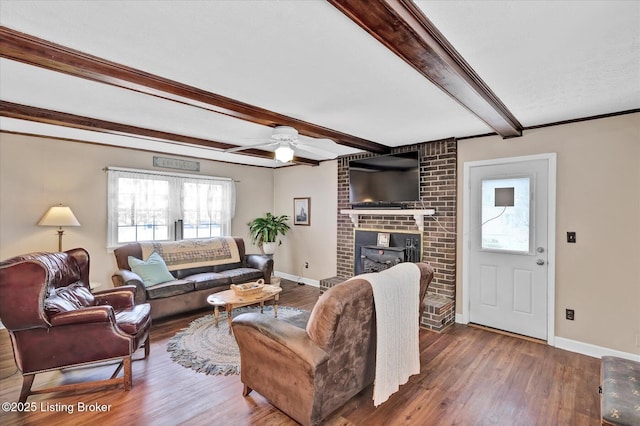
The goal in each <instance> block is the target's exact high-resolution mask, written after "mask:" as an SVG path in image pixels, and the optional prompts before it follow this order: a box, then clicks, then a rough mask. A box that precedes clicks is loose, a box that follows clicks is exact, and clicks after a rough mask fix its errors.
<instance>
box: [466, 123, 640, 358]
mask: <svg viewBox="0 0 640 426" xmlns="http://www.w3.org/2000/svg"><path fill="white" fill-rule="evenodd" d="M549 152H555V153H557V212H556V224H557V237H556V294H555V301H556V309H555V335H556V336H557V337H561V338H565V339H570V340H573V341H577V342H582V343H587V344H591V345H596V346H599V347H604V348H610V349H614V350H617V351H622V352H626V353H633V354H640V347H639V346H637V345H638V344H639V343H637V339H640V114H629V115H622V116H617V117H611V118H603V119H598V120H591V121H585V122H580V123H573V124H565V125H558V126H552V127H546V128H541V129H536V130H529V131H525V134H524V135H523V137H521V138H516V139H507V140H502V139H500V138H498V137H484V138H475V139H467V140H462V141H459V142H458V170H459V173H460V175H459V176H458V205H459V206H460V209H462V208H464V207H463V206H462V182H463V181H464V176H462V173H463V172H464V167H463V165H464V163H465V162H467V161H477V160H487V159H495V158H504V157H515V156H523V155H532V154H540V153H549ZM458 230H459V231H460V232H459V234H458V247H459V248H460V247H462V236H461V235H462V232H464V230H463V228H462V214H460V215H458ZM567 231H575V232H576V233H577V243H575V244H568V243H567V242H566V233H567ZM462 261H463V259H462V250H461V249H458V253H457V262H458V265H459V268H458V275H457V281H456V284H457V288H456V302H457V303H456V305H457V311H458V313H460V312H461V309H462V308H461V301H462V267H461V265H462ZM566 308H571V309H574V310H575V320H574V321H568V320H566V319H565V309H566Z"/></svg>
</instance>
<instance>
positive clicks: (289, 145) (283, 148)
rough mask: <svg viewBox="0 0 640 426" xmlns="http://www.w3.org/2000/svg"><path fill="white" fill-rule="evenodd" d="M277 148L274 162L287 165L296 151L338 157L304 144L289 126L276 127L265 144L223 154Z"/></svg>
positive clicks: (332, 153) (235, 148)
mask: <svg viewBox="0 0 640 426" xmlns="http://www.w3.org/2000/svg"><path fill="white" fill-rule="evenodd" d="M274 146H277V148H276V149H275V156H276V160H278V161H280V162H282V163H288V162H290V161H291V160H293V155H294V153H295V152H296V151H307V152H309V153H311V154H316V155H321V156H322V157H323V158H329V159H334V158H336V157H337V156H338V155H337V154H336V153H334V152H330V151H327V150H324V149H320V148H318V147H315V146H313V145H312V144H311V143H308V142H305V141H303V140H300V139H299V138H298V131H297V130H296V129H294V128H293V127H290V126H276V127H274V128H273V131H272V133H271V138H270V139H269V141H267V142H263V143H259V144H255V145H244V146H237V147H234V148H229V149H226V150H225V151H224V152H238V151H242V150H245V149H251V148H269V147H274Z"/></svg>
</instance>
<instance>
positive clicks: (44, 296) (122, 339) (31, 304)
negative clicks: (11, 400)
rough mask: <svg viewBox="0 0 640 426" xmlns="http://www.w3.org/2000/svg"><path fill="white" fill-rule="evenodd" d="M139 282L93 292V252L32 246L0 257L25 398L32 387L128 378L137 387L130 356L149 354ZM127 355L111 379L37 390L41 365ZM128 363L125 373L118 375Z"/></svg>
mask: <svg viewBox="0 0 640 426" xmlns="http://www.w3.org/2000/svg"><path fill="white" fill-rule="evenodd" d="M134 299H135V287H134V286H128V287H119V288H117V289H113V290H106V291H102V292H99V293H96V294H92V293H91V291H90V288H89V253H88V252H87V251H86V250H84V249H73V250H69V251H66V252H61V253H31V254H26V255H22V256H17V257H14V258H11V259H8V260H5V261H3V262H1V263H0V319H1V320H2V323H3V324H4V325H5V327H6V328H7V330H8V331H9V335H10V337H11V344H12V346H13V355H14V358H15V362H16V365H17V367H18V370H20V372H22V376H23V385H22V391H21V392H20V398H19V401H20V402H24V401H26V400H27V397H28V396H29V395H33V394H41V393H50V392H58V391H67V390H80V389H87V388H92V387H102V386H106V385H119V384H123V385H124V388H125V390H129V389H131V382H132V380H131V356H132V355H133V353H134V352H135V351H136V350H137V349H138V348H140V347H141V346H144V348H145V358H146V357H147V356H148V355H149V329H150V327H151V315H150V307H149V305H148V304H142V305H135V304H134ZM106 360H121V362H120V363H119V365H118V367H117V369H116V371H115V372H114V373H113V375H112V376H111V378H109V379H107V380H101V381H94V382H85V383H77V384H67V385H62V386H56V387H50V388H45V389H37V390H32V389H31V385H32V384H33V380H34V378H35V375H36V374H37V373H42V372H45V371H51V370H58V369H62V368H65V367H71V366H78V365H85V364H90V363H94V362H102V361H106ZM123 367H124V373H123V377H121V378H117V376H118V374H119V373H120V371H121V370H122V368H123Z"/></svg>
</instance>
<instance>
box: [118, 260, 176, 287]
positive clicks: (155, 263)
mask: <svg viewBox="0 0 640 426" xmlns="http://www.w3.org/2000/svg"><path fill="white" fill-rule="evenodd" d="M129 267H130V268H131V271H133V272H135V273H136V274H138V275H139V276H140V278H142V281H143V283H144V285H145V287H149V286H152V285H156V284H160V283H165V282H167V281H173V280H174V279H175V278H174V276H173V275H171V272H169V269H167V264H166V263H164V260H163V259H162V256H160V255H159V254H158V253H157V252H155V251H154V252H153V253H151V254H150V255H149V257H148V258H147V260H140V259H138V258H136V257H133V256H129Z"/></svg>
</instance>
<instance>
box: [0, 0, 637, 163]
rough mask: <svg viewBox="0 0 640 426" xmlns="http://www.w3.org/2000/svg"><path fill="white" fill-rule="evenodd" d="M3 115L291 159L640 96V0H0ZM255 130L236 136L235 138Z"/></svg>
mask: <svg viewBox="0 0 640 426" xmlns="http://www.w3.org/2000/svg"><path fill="white" fill-rule="evenodd" d="M0 25H1V28H0V37H1V39H0V40H1V59H0V127H1V129H2V131H3V132H11V133H21V134H29V135H43V136H48V137H53V138H62V139H66V140H74V141H85V142H92V143H98V144H106V145H113V146H124V147H130V148H135V149H142V150H149V151H154V152H161V153H167V154H172V155H182V156H188V157H197V158H207V159H214V160H221V161H228V162H233V163H241V164H249V165H258V166H266V167H279V166H282V165H283V164H282V163H279V162H277V161H275V160H274V159H273V150H274V149H275V147H276V145H273V144H272V145H270V146H268V147H264V146H260V145H262V144H267V143H268V142H269V141H270V137H271V133H272V128H273V127H276V126H291V127H294V128H295V129H297V130H298V132H299V134H300V138H299V141H300V144H299V145H298V146H297V147H296V154H295V155H296V156H295V158H294V163H295V164H308V165H316V164H318V163H319V162H320V161H323V160H326V159H330V158H335V157H336V156H340V155H346V154H351V153H355V152H359V151H369V152H374V153H379V154H384V153H386V152H389V151H390V149H392V148H394V147H398V146H403V145H409V144H415V143H419V142H427V141H433V140H439V139H444V138H452V137H453V138H468V137H473V136H478V135H486V134H497V135H500V136H501V137H503V138H504V139H505V143H509V139H510V138H514V137H519V136H521V135H522V132H523V131H526V130H527V129H529V128H533V127H538V126H544V125H548V124H552V123H559V122H565V121H573V120H580V119H585V118H590V117H598V116H603V115H604V116H606V115H613V114H620V113H625V112H630V111H637V110H638V109H639V108H640V2H639V1H510V2H507V1H411V0H368V1H364V0H329V1H321V0H317V1H294V0H291V1H275V0H274V1H219V0H218V1H168V0H164V1H111V0H109V1H90V2H89V1H87V2H78V1H17V0H16V1H14V0H0ZM244 146H247V147H248V146H251V148H247V149H243V150H241V151H235V152H225V151H226V150H229V149H234V148H237V147H244Z"/></svg>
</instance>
